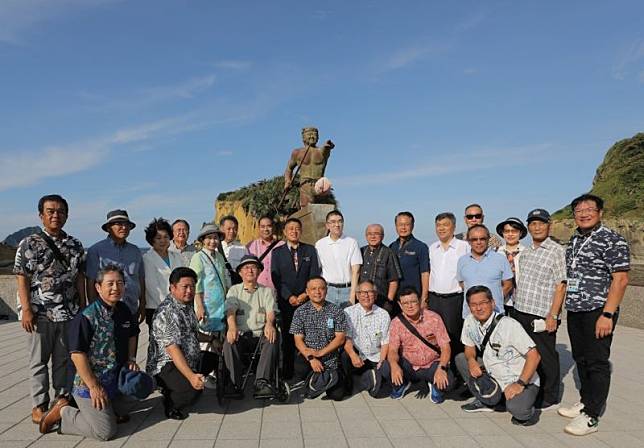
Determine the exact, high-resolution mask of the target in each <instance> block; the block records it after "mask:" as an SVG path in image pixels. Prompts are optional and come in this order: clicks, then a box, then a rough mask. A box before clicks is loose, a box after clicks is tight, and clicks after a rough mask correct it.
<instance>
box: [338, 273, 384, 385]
mask: <svg viewBox="0 0 644 448" xmlns="http://www.w3.org/2000/svg"><path fill="white" fill-rule="evenodd" d="M356 293H357V297H358V302H359V303H356V304H355V305H352V306H350V307H348V308H345V309H344V312H345V313H346V315H347V324H348V331H347V338H346V341H345V343H344V352H342V355H341V357H340V359H341V361H342V368H343V370H344V374H345V375H344V377H345V387H346V390H347V392H348V393H351V392H352V389H353V375H360V384H361V386H362V388H364V389H366V390H367V391H368V392H369V395H371V396H374V397H375V396H376V395H377V394H378V391H379V389H380V384H381V374H380V367H381V366H382V363H383V361H384V360H385V359H387V351H388V350H389V324H390V323H391V319H390V318H389V313H388V312H387V311H385V310H384V309H383V308H380V307H379V306H378V305H376V304H375V303H374V302H375V301H376V296H377V290H376V287H375V286H374V284H373V283H371V282H369V281H365V282H362V283H360V284H359V285H358V289H357V290H356Z"/></svg>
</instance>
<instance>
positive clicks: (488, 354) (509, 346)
mask: <svg viewBox="0 0 644 448" xmlns="http://www.w3.org/2000/svg"><path fill="white" fill-rule="evenodd" d="M465 298H466V300H467V305H468V307H469V309H470V311H471V314H469V315H468V316H467V318H466V319H465V323H464V325H463V333H462V334H461V341H462V342H463V345H464V346H465V351H464V353H461V354H459V355H458V356H457V357H456V367H457V368H458V371H459V372H460V374H461V376H462V377H463V379H465V380H466V381H467V385H468V387H469V388H470V391H471V392H472V394H474V397H475V399H474V401H472V402H471V403H468V404H465V405H463V406H461V409H463V410H464V411H465V412H485V411H493V410H494V409H495V406H496V409H498V407H499V406H502V405H503V402H504V401H505V407H506V409H507V410H508V412H510V414H512V423H514V424H515V425H522V426H530V425H533V424H535V423H536V420H537V417H536V413H535V408H534V402H535V400H536V398H537V393H538V392H539V376H538V375H537V373H536V371H537V366H538V365H539V361H540V360H541V356H539V352H538V351H537V349H536V345H535V343H534V341H533V340H532V339H531V338H530V336H528V334H527V333H526V332H525V330H524V329H523V327H522V326H521V324H520V323H519V322H517V321H516V320H514V319H512V318H511V317H504V316H502V315H500V314H498V313H497V312H495V311H494V298H493V297H492V292H491V291H490V289H489V288H488V287H486V286H473V287H471V288H470V289H468V290H467V293H466V296H465ZM477 350H478V352H479V356H477Z"/></svg>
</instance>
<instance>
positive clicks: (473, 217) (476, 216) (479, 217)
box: [465, 213, 483, 219]
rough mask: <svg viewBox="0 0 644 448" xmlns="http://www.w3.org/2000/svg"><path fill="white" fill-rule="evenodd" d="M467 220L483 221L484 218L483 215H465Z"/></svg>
mask: <svg viewBox="0 0 644 448" xmlns="http://www.w3.org/2000/svg"><path fill="white" fill-rule="evenodd" d="M465 217H466V218H467V219H481V218H482V217H483V213H474V214H473V215H465Z"/></svg>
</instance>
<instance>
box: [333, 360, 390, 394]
mask: <svg viewBox="0 0 644 448" xmlns="http://www.w3.org/2000/svg"><path fill="white" fill-rule="evenodd" d="M340 363H341V365H342V373H343V374H344V388H345V390H346V392H347V394H350V393H352V392H353V375H360V377H361V380H364V378H363V376H366V375H368V374H369V371H370V370H376V375H380V372H379V371H378V369H377V367H378V363H376V362H373V361H370V360H368V359H365V360H364V365H363V366H362V367H354V366H353V363H352V362H351V358H350V357H349V355H348V354H347V352H345V351H344V350H343V351H342V353H341V354H340ZM369 394H370V395H372V396H376V395H377V394H378V390H375V391H373V392H372V391H369Z"/></svg>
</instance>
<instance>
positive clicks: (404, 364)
mask: <svg viewBox="0 0 644 448" xmlns="http://www.w3.org/2000/svg"><path fill="white" fill-rule="evenodd" d="M398 365H399V366H400V368H401V369H402V371H403V382H406V381H410V382H412V383H417V382H418V381H427V382H430V383H432V384H434V374H435V373H436V369H438V368H439V367H438V365H439V363H438V360H437V361H435V362H434V363H432V365H430V366H429V367H427V368H424V369H418V370H414V367H413V366H412V365H411V363H410V362H409V361H407V360H406V359H405V358H403V357H402V356H401V357H400V358H399V359H398ZM380 370H381V372H382V378H383V380H387V382H389V384H393V382H392V381H391V366H390V365H389V361H385V362H383V363H382V366H381V367H380ZM454 386H455V380H454V374H453V373H452V372H451V370H450V371H448V372H447V386H446V387H445V389H440V390H441V391H442V392H447V391H450V390H452V389H453V388H454Z"/></svg>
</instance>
